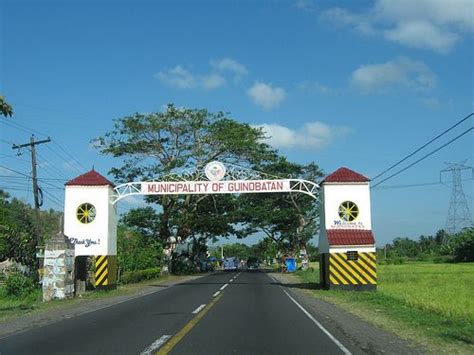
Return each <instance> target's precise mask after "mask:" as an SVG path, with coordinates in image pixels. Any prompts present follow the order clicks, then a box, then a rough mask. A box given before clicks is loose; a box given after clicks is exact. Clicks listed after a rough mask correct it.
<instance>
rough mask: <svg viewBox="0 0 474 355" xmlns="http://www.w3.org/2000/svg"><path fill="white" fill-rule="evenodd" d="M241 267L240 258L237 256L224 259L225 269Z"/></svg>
mask: <svg viewBox="0 0 474 355" xmlns="http://www.w3.org/2000/svg"><path fill="white" fill-rule="evenodd" d="M238 267H239V259H237V258H235V257H229V258H225V259H224V270H225V271H230V270H237V269H238Z"/></svg>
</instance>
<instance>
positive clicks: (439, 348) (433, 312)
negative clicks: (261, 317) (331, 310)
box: [296, 262, 474, 354]
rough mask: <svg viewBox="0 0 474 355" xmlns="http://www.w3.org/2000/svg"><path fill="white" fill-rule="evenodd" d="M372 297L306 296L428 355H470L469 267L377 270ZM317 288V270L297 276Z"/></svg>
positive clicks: (472, 273)
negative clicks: (420, 347) (388, 332)
mask: <svg viewBox="0 0 474 355" xmlns="http://www.w3.org/2000/svg"><path fill="white" fill-rule="evenodd" d="M377 272H378V285H377V292H342V291H326V290H314V289H313V290H310V291H308V292H310V293H311V294H312V295H314V296H316V297H318V298H322V299H324V300H326V301H329V302H332V303H335V304H338V305H340V306H341V307H343V308H345V309H347V310H349V311H351V312H352V313H355V314H357V315H359V316H360V317H362V318H364V319H366V320H368V321H370V322H372V323H374V324H376V325H378V326H380V327H383V328H385V329H388V330H391V331H394V332H395V333H397V334H399V335H400V336H402V337H404V338H407V339H411V340H414V341H416V342H418V343H421V344H422V345H424V346H425V348H427V349H428V350H429V351H430V352H432V353H450V354H451V353H459V354H463V353H471V354H472V353H474V296H473V295H474V264H472V263H470V264H467V263H466V264H432V263H422V262H413V263H407V264H403V265H379V266H378V270H377ZM296 275H297V276H298V277H299V278H300V280H301V281H303V282H305V283H318V282H319V270H318V268H317V266H316V265H313V270H308V271H298V272H297V273H296Z"/></svg>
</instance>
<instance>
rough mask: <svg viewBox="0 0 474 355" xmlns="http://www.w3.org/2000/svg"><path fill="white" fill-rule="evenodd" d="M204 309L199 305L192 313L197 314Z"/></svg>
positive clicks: (203, 305)
mask: <svg viewBox="0 0 474 355" xmlns="http://www.w3.org/2000/svg"><path fill="white" fill-rule="evenodd" d="M204 307H206V305H205V304H202V305H200V306H199V307H198V308H196V309H195V310H194V311H193V314H198V313H199V312H201V310H202V309H203V308H204Z"/></svg>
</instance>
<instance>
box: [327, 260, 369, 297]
mask: <svg viewBox="0 0 474 355" xmlns="http://www.w3.org/2000/svg"><path fill="white" fill-rule="evenodd" d="M328 259H329V260H328V261H329V262H328V268H329V270H328V271H329V273H328V276H329V280H327V281H328V282H326V284H327V286H328V287H329V288H330V289H343V290H360V291H369V290H375V289H376V287H377V267H376V255H375V253H362V252H356V251H353V252H348V253H330V254H329V257H328Z"/></svg>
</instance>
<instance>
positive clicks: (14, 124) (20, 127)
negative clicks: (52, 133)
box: [0, 120, 87, 174]
mask: <svg viewBox="0 0 474 355" xmlns="http://www.w3.org/2000/svg"><path fill="white" fill-rule="evenodd" d="M0 122H4V123H5V124H6V125H7V126H10V127H11V128H15V129H17V130H20V131H23V132H25V133H28V134H30V133H36V134H39V135H42V136H48V135H47V134H46V133H44V132H40V131H37V130H35V129H32V128H31V127H27V126H24V125H22V124H20V123H17V122H10V121H8V122H7V121H6V120H2V121H0ZM2 141H3V142H5V143H10V142H8V141H6V140H3V139H2ZM52 143H53V145H56V146H58V147H59V149H61V150H62V151H63V152H64V153H65V154H66V155H67V156H68V157H69V158H70V159H72V160H73V161H74V162H76V164H78V165H79V166H80V167H81V168H83V169H84V171H87V168H85V167H84V165H83V164H81V163H80V162H79V161H78V160H77V159H76V158H75V157H74V156H73V155H72V154H71V153H69V152H68V151H67V150H66V149H65V148H64V147H63V146H61V145H60V144H59V143H58V142H56V141H53V142H52ZM47 147H48V149H50V150H51V151H52V152H53V153H55V154H56V155H57V156H59V157H60V158H61V159H62V160H64V161H65V162H67V163H69V159H66V158H64V156H61V155H60V154H59V153H58V152H56V151H54V150H53V149H52V148H50V147H49V146H47ZM71 166H72V167H73V168H75V169H76V170H77V171H78V172H79V173H81V174H82V173H83V172H84V171H81V170H79V169H77V167H75V166H74V165H71Z"/></svg>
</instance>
